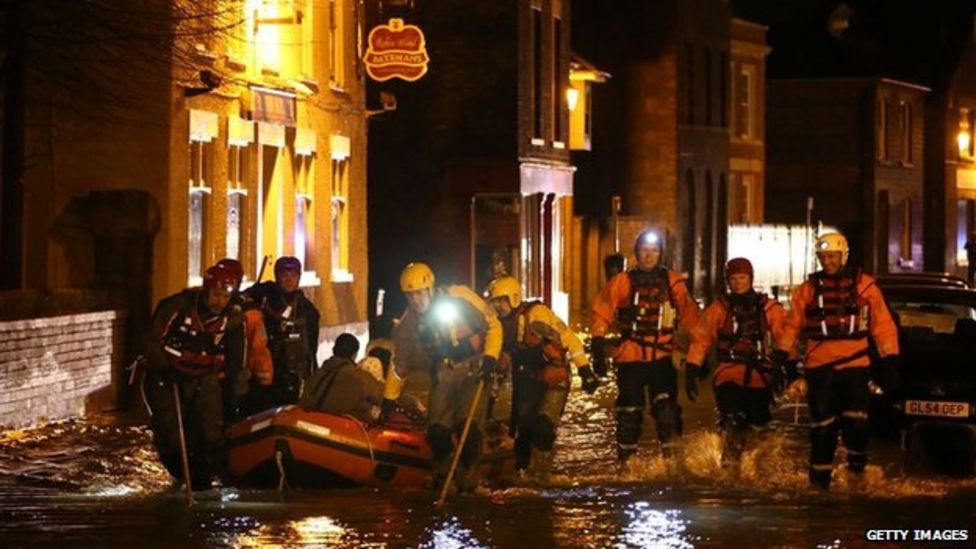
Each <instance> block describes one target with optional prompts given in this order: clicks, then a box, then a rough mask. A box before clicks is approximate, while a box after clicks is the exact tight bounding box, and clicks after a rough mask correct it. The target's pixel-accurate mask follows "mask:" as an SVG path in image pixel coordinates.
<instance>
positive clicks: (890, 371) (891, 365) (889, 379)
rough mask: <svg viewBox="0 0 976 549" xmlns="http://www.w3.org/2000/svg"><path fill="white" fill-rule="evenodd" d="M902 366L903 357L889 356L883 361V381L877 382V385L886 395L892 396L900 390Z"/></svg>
mask: <svg viewBox="0 0 976 549" xmlns="http://www.w3.org/2000/svg"><path fill="white" fill-rule="evenodd" d="M900 366H901V357H900V356H898V355H888V356H886V357H884V358H882V359H881V379H879V380H877V383H878V385H880V386H881V390H882V391H884V392H885V394H888V395H891V394H892V393H894V392H895V391H897V390H898V378H899V375H898V374H899V372H898V370H899V367H900Z"/></svg>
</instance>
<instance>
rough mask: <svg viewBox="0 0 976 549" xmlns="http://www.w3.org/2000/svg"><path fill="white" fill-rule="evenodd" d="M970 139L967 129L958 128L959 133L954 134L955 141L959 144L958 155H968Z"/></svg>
mask: <svg viewBox="0 0 976 549" xmlns="http://www.w3.org/2000/svg"><path fill="white" fill-rule="evenodd" d="M971 140H972V136H971V135H969V130H960V131H959V134H958V135H957V136H956V143H958V144H959V155H960V156H962V155H967V156H968V155H969V144H970V142H971Z"/></svg>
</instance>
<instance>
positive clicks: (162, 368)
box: [146, 266, 244, 490]
mask: <svg viewBox="0 0 976 549" xmlns="http://www.w3.org/2000/svg"><path fill="white" fill-rule="evenodd" d="M234 285H235V275H234V273H232V272H231V271H230V270H229V269H227V268H225V267H219V266H213V267H210V268H209V269H207V271H206V273H205V274H204V277H203V287H202V288H190V289H187V290H183V291H182V292H180V293H177V294H174V295H172V296H169V297H167V298H165V299H163V300H162V301H160V302H159V304H158V305H157V306H156V310H155V312H154V313H153V321H152V333H151V337H150V343H149V348H148V349H147V351H146V358H147V360H148V365H149V368H148V372H147V377H146V398H147V401H148V404H149V406H150V408H151V410H152V420H151V427H152V431H153V440H154V442H155V445H156V450H157V451H158V452H159V458H160V461H162V463H163V465H164V466H165V467H166V470H167V471H169V473H170V475H172V476H173V478H175V479H178V480H184V476H183V466H182V461H181V449H180V431H179V421H178V416H177V407H176V401H175V398H174V391H178V392H179V401H180V405H181V406H180V413H181V414H182V422H183V426H184V431H185V440H186V446H187V455H188V457H189V464H190V475H191V477H190V481H191V484H192V487H193V489H195V490H206V489H209V488H210V487H211V482H212V480H213V475H214V474H216V473H218V472H219V471H220V469H221V468H222V446H223V428H224V425H223V415H224V408H223V397H222V393H223V390H222V387H221V377H223V376H224V374H225V370H229V371H236V370H237V369H239V368H240V366H241V360H242V356H243V347H244V335H243V328H242V322H241V316H240V313H239V311H238V310H236V309H235V308H234V307H232V306H231V296H232V294H233V293H234V287H235V286H234Z"/></svg>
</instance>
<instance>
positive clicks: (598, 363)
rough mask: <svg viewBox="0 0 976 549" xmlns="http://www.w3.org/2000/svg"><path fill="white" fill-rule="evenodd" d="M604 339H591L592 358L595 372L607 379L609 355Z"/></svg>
mask: <svg viewBox="0 0 976 549" xmlns="http://www.w3.org/2000/svg"><path fill="white" fill-rule="evenodd" d="M605 345H606V343H605V341H604V339H603V337H599V336H598V337H593V338H590V356H591V357H592V359H593V360H592V364H593V372H594V373H596V375H598V376H600V377H607V354H606V350H605V349H604V346H605Z"/></svg>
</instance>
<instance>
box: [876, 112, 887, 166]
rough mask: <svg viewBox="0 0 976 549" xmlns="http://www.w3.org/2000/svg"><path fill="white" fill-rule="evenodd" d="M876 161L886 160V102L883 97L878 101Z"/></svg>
mask: <svg viewBox="0 0 976 549" xmlns="http://www.w3.org/2000/svg"><path fill="white" fill-rule="evenodd" d="M877 116H878V125H877V130H878V136H877V142H878V160H882V161H883V160H887V159H888V100H887V99H886V98H884V97H881V98H879V99H878V113H877Z"/></svg>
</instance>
